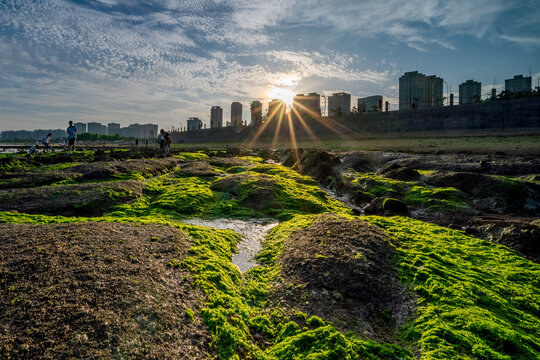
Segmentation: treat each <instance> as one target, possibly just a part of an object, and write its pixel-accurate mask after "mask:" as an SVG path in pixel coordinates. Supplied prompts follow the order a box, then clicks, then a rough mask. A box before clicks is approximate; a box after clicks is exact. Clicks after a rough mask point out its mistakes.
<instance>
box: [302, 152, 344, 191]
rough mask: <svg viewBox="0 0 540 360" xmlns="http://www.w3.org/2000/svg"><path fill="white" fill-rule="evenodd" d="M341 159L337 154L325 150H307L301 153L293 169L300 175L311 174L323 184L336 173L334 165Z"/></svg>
mask: <svg viewBox="0 0 540 360" xmlns="http://www.w3.org/2000/svg"><path fill="white" fill-rule="evenodd" d="M340 163H341V161H340V160H339V158H338V157H337V156H334V155H331V154H329V153H327V152H326V151H321V150H307V151H304V152H303V153H302V155H301V156H300V158H299V159H298V161H297V162H296V164H294V166H293V169H294V170H296V171H298V172H299V173H300V174H302V175H307V176H311V177H312V178H314V179H316V180H317V181H318V182H320V183H321V184H323V185H326V184H328V182H329V181H331V180H330V178H332V177H334V176H335V175H336V172H335V171H334V167H335V166H336V165H339V164H340Z"/></svg>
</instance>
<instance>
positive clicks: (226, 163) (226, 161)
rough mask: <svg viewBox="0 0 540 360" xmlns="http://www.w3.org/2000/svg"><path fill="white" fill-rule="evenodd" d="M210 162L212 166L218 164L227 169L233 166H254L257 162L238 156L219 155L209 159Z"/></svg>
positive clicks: (219, 166)
mask: <svg viewBox="0 0 540 360" xmlns="http://www.w3.org/2000/svg"><path fill="white" fill-rule="evenodd" d="M208 163H209V164H210V165H212V166H216V167H218V168H220V169H223V170H227V169H228V168H231V167H233V166H244V167H252V166H254V165H255V164H254V163H253V162H251V161H248V160H246V159H245V158H243V159H241V158H237V157H219V156H213V157H211V158H210V159H208Z"/></svg>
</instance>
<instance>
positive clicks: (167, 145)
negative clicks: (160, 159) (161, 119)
mask: <svg viewBox="0 0 540 360" xmlns="http://www.w3.org/2000/svg"><path fill="white" fill-rule="evenodd" d="M171 144H172V138H171V136H170V135H169V133H168V132H166V133H165V148H164V149H163V153H164V154H165V155H167V154H168V153H169V149H170V148H171Z"/></svg>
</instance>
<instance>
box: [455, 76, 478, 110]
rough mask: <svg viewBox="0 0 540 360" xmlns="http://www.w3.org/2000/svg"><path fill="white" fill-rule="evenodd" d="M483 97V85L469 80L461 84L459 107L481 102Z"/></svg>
mask: <svg viewBox="0 0 540 360" xmlns="http://www.w3.org/2000/svg"><path fill="white" fill-rule="evenodd" d="M481 97H482V83H480V82H478V81H474V80H467V81H465V82H464V83H462V84H459V105H461V104H469V103H475V102H479V101H480V98H481Z"/></svg>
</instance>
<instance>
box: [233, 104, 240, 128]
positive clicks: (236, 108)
mask: <svg viewBox="0 0 540 360" xmlns="http://www.w3.org/2000/svg"><path fill="white" fill-rule="evenodd" d="M231 126H236V127H240V126H242V104H240V103H239V102H236V101H235V102H233V103H232V104H231Z"/></svg>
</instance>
